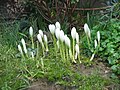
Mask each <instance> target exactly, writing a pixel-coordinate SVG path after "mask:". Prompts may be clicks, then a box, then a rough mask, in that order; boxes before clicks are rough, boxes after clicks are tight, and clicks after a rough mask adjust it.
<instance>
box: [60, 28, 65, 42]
mask: <svg viewBox="0 0 120 90" xmlns="http://www.w3.org/2000/svg"><path fill="white" fill-rule="evenodd" d="M60 40H61V41H62V42H64V40H65V38H64V32H63V30H60Z"/></svg>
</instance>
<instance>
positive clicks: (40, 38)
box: [37, 34, 43, 44]
mask: <svg viewBox="0 0 120 90" xmlns="http://www.w3.org/2000/svg"><path fill="white" fill-rule="evenodd" d="M37 39H38V41H39V42H40V43H41V44H42V43H43V42H42V37H41V35H40V34H38V35H37Z"/></svg>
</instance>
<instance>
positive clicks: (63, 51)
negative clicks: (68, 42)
mask: <svg viewBox="0 0 120 90" xmlns="http://www.w3.org/2000/svg"><path fill="white" fill-rule="evenodd" d="M64 49H65V48H64V43H63V42H62V53H63V60H64V62H65V61H66V59H65V50H64Z"/></svg>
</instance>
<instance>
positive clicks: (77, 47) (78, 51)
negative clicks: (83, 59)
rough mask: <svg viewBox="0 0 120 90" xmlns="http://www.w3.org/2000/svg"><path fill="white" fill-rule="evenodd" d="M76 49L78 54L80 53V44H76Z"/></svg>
mask: <svg viewBox="0 0 120 90" xmlns="http://www.w3.org/2000/svg"><path fill="white" fill-rule="evenodd" d="M75 50H76V52H77V54H79V53H80V50H79V45H78V44H76V45H75Z"/></svg>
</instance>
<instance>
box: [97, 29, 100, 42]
mask: <svg viewBox="0 0 120 90" xmlns="http://www.w3.org/2000/svg"><path fill="white" fill-rule="evenodd" d="M97 39H98V42H100V32H99V31H98V32H97Z"/></svg>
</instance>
